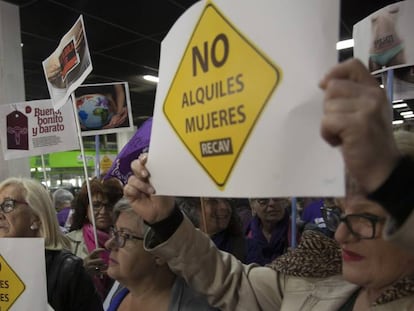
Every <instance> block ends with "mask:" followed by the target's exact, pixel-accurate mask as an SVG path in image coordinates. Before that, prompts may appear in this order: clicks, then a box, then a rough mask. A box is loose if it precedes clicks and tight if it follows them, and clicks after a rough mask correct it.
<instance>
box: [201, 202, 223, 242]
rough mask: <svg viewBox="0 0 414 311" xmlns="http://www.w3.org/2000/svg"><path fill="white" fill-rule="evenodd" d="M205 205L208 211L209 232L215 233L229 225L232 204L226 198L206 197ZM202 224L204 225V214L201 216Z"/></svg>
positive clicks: (210, 233)
mask: <svg viewBox="0 0 414 311" xmlns="http://www.w3.org/2000/svg"><path fill="white" fill-rule="evenodd" d="M204 207H205V212H206V215H205V216H206V225H207V234H209V235H213V234H216V233H218V232H220V231H223V230H224V229H226V228H227V227H228V225H229V223H230V219H231V206H230V204H229V203H228V202H227V201H226V200H223V199H219V198H204ZM200 213H201V210H200ZM200 225H201V226H203V218H202V216H201V217H200Z"/></svg>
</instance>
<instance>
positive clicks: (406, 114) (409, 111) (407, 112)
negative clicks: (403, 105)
mask: <svg viewBox="0 0 414 311" xmlns="http://www.w3.org/2000/svg"><path fill="white" fill-rule="evenodd" d="M412 114H414V112H412V111H411V110H408V111H403V112H400V115H402V116H408V115H412Z"/></svg>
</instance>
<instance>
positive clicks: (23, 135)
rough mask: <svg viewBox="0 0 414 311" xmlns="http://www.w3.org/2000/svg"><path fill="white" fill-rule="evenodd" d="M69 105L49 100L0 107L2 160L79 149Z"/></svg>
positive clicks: (72, 114) (71, 108) (71, 109)
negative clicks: (60, 105)
mask: <svg viewBox="0 0 414 311" xmlns="http://www.w3.org/2000/svg"><path fill="white" fill-rule="evenodd" d="M73 133H76V123H75V116H74V113H73V106H72V104H67V105H64V106H62V107H61V108H60V109H57V110H55V109H54V107H53V105H52V101H51V100H50V99H46V100H36V101H30V102H22V103H15V104H8V105H0V140H1V146H2V150H3V156H4V159H5V160H9V159H17V158H24V157H28V156H33V155H41V154H46V153H50V152H57V151H65V150H74V149H78V148H79V141H78V139H77V136H76V135H73Z"/></svg>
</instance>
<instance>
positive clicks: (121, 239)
mask: <svg viewBox="0 0 414 311" xmlns="http://www.w3.org/2000/svg"><path fill="white" fill-rule="evenodd" d="M110 238H111V239H112V243H113V244H112V245H113V247H115V248H122V247H124V246H125V243H126V241H127V240H139V241H143V240H144V238H143V237H140V236H136V235H133V234H130V233H127V232H125V231H122V230H116V229H115V228H111V235H110Z"/></svg>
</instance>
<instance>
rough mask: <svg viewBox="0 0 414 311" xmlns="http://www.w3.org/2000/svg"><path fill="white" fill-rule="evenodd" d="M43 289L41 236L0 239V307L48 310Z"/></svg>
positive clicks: (44, 281)
mask: <svg viewBox="0 0 414 311" xmlns="http://www.w3.org/2000/svg"><path fill="white" fill-rule="evenodd" d="M46 288H47V287H46V267H45V247H44V239H43V238H1V239H0V310H10V311H20V310H32V311H45V310H49V309H48V303H47V294H46V293H47V289H46ZM9 308H10V309H9Z"/></svg>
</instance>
